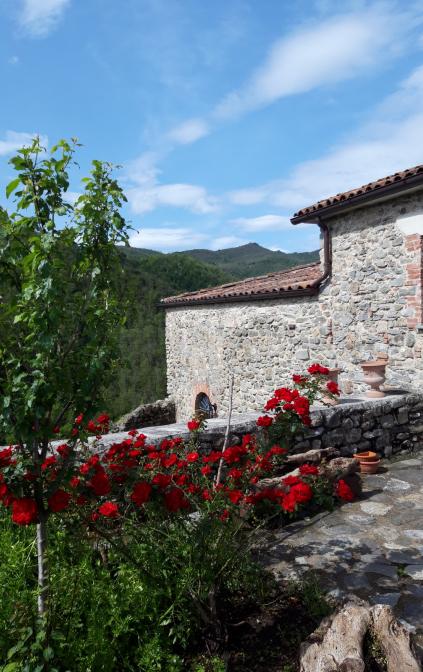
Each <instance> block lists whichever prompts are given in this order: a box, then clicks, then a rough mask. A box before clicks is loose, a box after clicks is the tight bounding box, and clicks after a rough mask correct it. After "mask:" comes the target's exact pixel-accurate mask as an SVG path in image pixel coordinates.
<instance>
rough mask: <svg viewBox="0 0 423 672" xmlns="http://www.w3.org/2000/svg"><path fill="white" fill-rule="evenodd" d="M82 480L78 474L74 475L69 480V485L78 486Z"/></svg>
mask: <svg viewBox="0 0 423 672" xmlns="http://www.w3.org/2000/svg"><path fill="white" fill-rule="evenodd" d="M80 482H81V481H80V479H79V478H78V476H72V478H71V479H70V481H69V485H70V487H71V488H77V487H78V485H79V484H80Z"/></svg>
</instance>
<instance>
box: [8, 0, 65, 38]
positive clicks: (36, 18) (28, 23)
mask: <svg viewBox="0 0 423 672" xmlns="http://www.w3.org/2000/svg"><path fill="white" fill-rule="evenodd" d="M21 4H22V9H21V12H20V14H19V17H18V19H19V22H20V24H21V26H22V28H24V30H25V31H26V32H27V33H29V34H30V35H32V36H33V37H45V36H46V35H48V33H49V32H50V31H51V30H53V29H54V28H55V27H56V25H57V23H58V22H59V21H60V19H61V18H62V15H63V13H64V11H65V9H66V7H68V5H69V4H70V0H22V3H21Z"/></svg>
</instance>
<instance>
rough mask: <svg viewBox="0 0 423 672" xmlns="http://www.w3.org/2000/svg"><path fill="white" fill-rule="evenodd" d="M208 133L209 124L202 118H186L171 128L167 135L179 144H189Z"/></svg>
mask: <svg viewBox="0 0 423 672" xmlns="http://www.w3.org/2000/svg"><path fill="white" fill-rule="evenodd" d="M208 133H209V126H208V124H207V123H206V122H205V121H204V120H203V119H188V120H187V121H185V122H184V123H183V124H181V125H180V126H176V127H175V128H173V129H172V130H171V131H170V133H169V135H168V137H169V140H171V141H172V142H176V143H178V144H179V145H189V144H191V143H192V142H196V140H199V139H200V138H202V137H204V136H205V135H207V134H208Z"/></svg>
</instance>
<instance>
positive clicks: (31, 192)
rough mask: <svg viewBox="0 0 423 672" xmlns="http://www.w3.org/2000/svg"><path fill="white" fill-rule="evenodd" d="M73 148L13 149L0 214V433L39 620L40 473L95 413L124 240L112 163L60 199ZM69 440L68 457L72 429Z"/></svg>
mask: <svg viewBox="0 0 423 672" xmlns="http://www.w3.org/2000/svg"><path fill="white" fill-rule="evenodd" d="M77 146H78V144H77V142H76V140H72V141H71V142H66V141H65V140H61V141H60V142H59V143H58V144H57V145H56V146H55V147H53V148H52V149H51V152H50V153H49V154H48V153H47V152H46V150H45V149H44V148H43V147H42V146H41V145H40V141H39V139H34V141H33V143H32V145H31V146H30V147H25V148H23V149H21V150H19V151H18V153H17V155H16V156H15V157H14V158H12V159H11V161H10V163H11V165H12V167H13V168H14V169H15V170H16V172H17V173H18V174H17V177H16V179H14V180H13V181H12V182H11V183H10V184H9V185H8V186H7V188H6V196H7V197H8V198H9V197H11V196H12V194H14V198H15V203H16V207H15V211H14V212H11V213H9V212H7V210H5V209H3V208H1V207H0V334H1V337H0V436H2V437H3V438H7V440H8V441H9V442H11V443H13V444H15V448H14V450H15V451H17V452H18V453H19V457H20V459H19V461H18V465H17V466H16V467H15V468H17V469H20V470H22V474H21V477H22V479H21V483H22V486H21V489H20V492H19V493H13V497H14V503H15V507H16V510H17V513H16V515H17V516H18V515H19V507H20V509H21V515H24V516H27V518H28V519H29V518H32V520H31V521H29V522H36V523H37V547H38V581H39V588H40V592H39V613H40V615H42V614H44V613H45V610H46V597H47V577H46V565H45V550H46V540H47V536H46V535H47V519H48V515H49V508H48V505H47V500H48V499H49V498H51V497H52V495H54V493H55V492H57V490H58V489H59V488H60V483H61V480H62V474H61V473H58V474H57V477H56V478H55V480H54V481H47V480H46V479H45V478H44V477H43V469H42V465H43V464H44V463H45V460H46V458H47V453H48V450H49V441H50V440H51V437H52V435H54V434H55V433H58V432H59V431H60V425H62V424H63V423H65V422H69V421H70V420H72V422H73V418H75V416H78V415H79V414H80V413H81V410H83V411H84V413H87V414H88V415H89V414H90V413H92V412H94V411H95V407H96V405H97V404H98V402H99V399H100V394H101V389H102V386H103V385H104V383H105V380H106V378H107V376H108V374H109V372H110V370H111V367H112V365H113V362H114V360H115V357H116V353H117V341H118V335H119V329H120V326H121V324H122V323H123V320H124V303H123V301H122V300H121V296H120V287H122V282H121V267H120V261H119V255H118V252H117V249H116V245H117V244H119V243H126V242H127V226H126V223H125V220H124V218H123V217H122V216H121V214H120V208H121V206H122V203H123V201H125V200H126V199H125V196H124V195H123V192H122V190H121V188H120V186H119V185H118V183H117V182H116V180H115V179H114V178H113V175H112V171H113V166H112V165H111V164H109V163H102V162H100V161H93V162H92V170H91V173H90V177H88V178H85V179H84V180H83V184H84V190H83V193H82V194H81V195H80V196H79V197H78V198H77V200H76V202H75V203H74V204H73V205H72V204H71V203H70V202H69V201H67V200H66V191H67V190H68V187H69V175H68V170H69V167H70V165H71V164H72V163H73V162H74V161H73V156H74V152H75V150H76V147H77ZM73 437H74V440H73V442H72V443H73V445H72V449H74V447H75V443H76V441H77V438H78V423H77V424H76V425H75V426H74V429H73ZM3 452H4V451H3ZM73 452H74V450H71V451H70V452H69V455H68V456H67V460H65V463H64V466H63V469H62V471H64V472H65V471H66V468H67V464H70V462H72V459H73V457H72V454H73ZM4 459H6V460H7V459H9V460H12V458H10V456H9V457H7V455H6V456H5V457H4ZM12 461H13V460H12ZM15 476H16V474H15Z"/></svg>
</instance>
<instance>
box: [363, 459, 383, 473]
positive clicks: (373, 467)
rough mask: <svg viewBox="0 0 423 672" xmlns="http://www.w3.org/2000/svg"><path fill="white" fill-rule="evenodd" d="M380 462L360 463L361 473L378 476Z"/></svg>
mask: <svg viewBox="0 0 423 672" xmlns="http://www.w3.org/2000/svg"><path fill="white" fill-rule="evenodd" d="M379 464H380V460H375V461H374V462H360V472H361V473H362V474H376V472H377V470H378V469H379Z"/></svg>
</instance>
